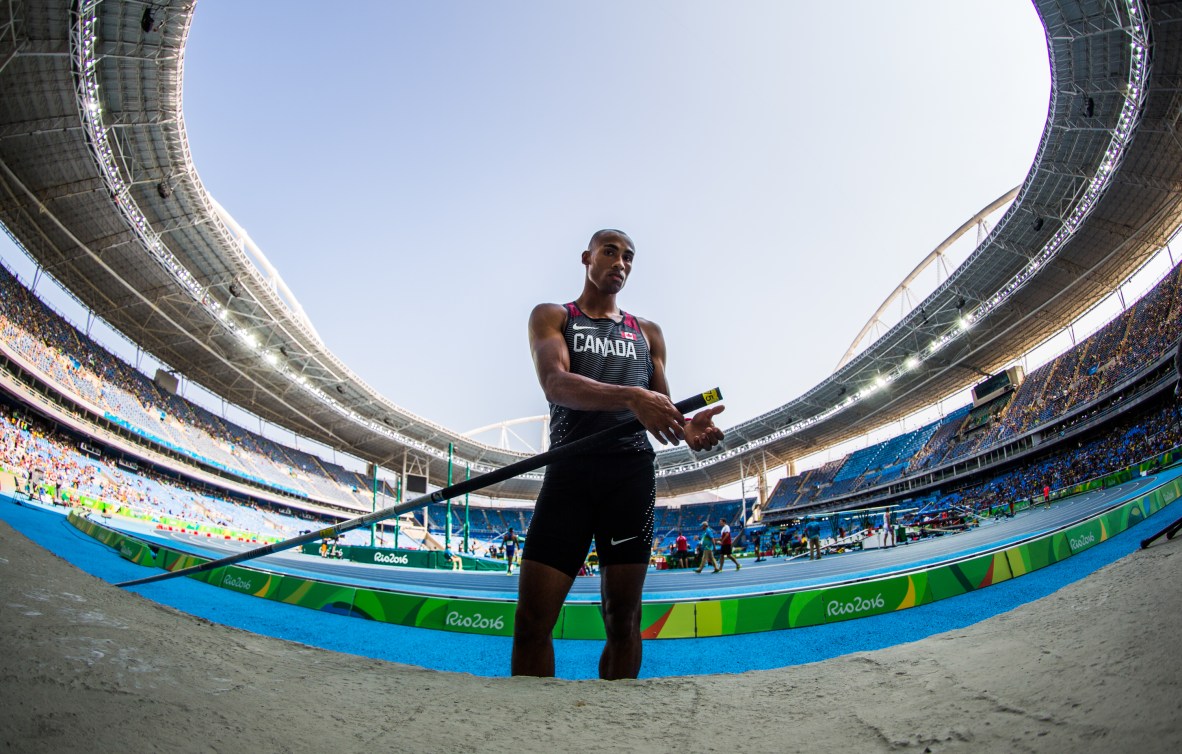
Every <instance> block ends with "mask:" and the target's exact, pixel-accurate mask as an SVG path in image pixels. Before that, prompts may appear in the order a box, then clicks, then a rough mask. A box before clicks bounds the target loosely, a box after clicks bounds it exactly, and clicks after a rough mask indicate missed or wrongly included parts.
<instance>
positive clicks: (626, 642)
mask: <svg viewBox="0 0 1182 754" xmlns="http://www.w3.org/2000/svg"><path fill="white" fill-rule="evenodd" d="M635 256H636V247H635V245H634V244H633V243H632V239H631V238H629V237H628V235H627V234H625V233H623V232H621V231H618V230H601V231H598V232H597V233H595V235H593V236H592V237H591V242H590V243H589V244H588V246H587V249H586V250H584V251H583V252H582V264H583V267H584V268H585V275H584V279H583V291H582V293H581V294H580V296H579V297H578V298H577V299H576V300H575V301H572V302H571V303H568V304H565V305H560V304H540V305H539V306H537V307H535V308H534V310H533V312H532V313H531V314H530V318H529V344H530V350H531V352H532V354H533V360H534V368H535V370H536V371H537V375H538V382H539V383H540V384H541V387H542V391H543V392H544V393H545V395H546V400H548V401H549V402H550V447H551V448H557V447H561V446H562V445H564V444H566V443H569V442H573V441H575V440H577V439H579V438H581V437H585V436H587V435H589V434H592V433H594V432H596V431H598V430H601V429H604V428H606V427H610V426H613V425H615V424H618V423H620V422H622V421H625V420H627V419H629V418H632V417H635V418H637V419H639V420H640V423H641V424H642V425H643V426H644V429H645V430H647V432H649V433H651V434H652V435H653V436H654V437H656V438H657V441H658V442H660V443H661V444H662V445H664V444H669V443H672V444H674V445H676V444H678V443H680V442H681V441H682V440H685V441H686V444H687V445H689V447H690V448H691V449H693V450H708V449H710V448H712V447H714V446H715V445H717V444H718V442H719V441H721V440H722V430H720V429H718V428H717V427H716V426H714V416H715V415H716V414H718V413H719V412H720V411H722V406H714V407H711V408H709V409H706V410H704V411H701V412H699V413H698V414H696V415H695V416H694V417H693V418H692V419H687V418H686V417H684V416H682V414H681V412H680V411H678V410H677V407H676V406H674V405H673V402H672V400H670V398H669V383H668V381H667V380H666V376H665V340H664V336H663V335H662V333H661V328H659V327H658V326H657V325H656V324H655V323H653V322H650V321H648V320H644V319H641V318H639V317H636V316H633V315H631V314H628V313H627V312H624V311H622V310H621V309H620V308H619V306H618V305H617V304H616V295H617V294H618V293H619V292H620V290H621V289H622V288H623V287H624V284H625V283H626V282H627V280H628V277H629V275H630V274H631V272H632V263H633V260H634V258H635ZM653 458H654V453H653V449H652V445H651V443H650V442H649V440H648V436H647V435H646V433H645V431H638V432H636V433H634V434H631V435H628V436H626V437H622V438H620V439H618V440H615V441H614V442H611V443H609V444H607V445H606V446H601V447H600V448H598V449H594V450H590V451H588V452H586V453H584V454H582V455H580V456H578V457H576V458H571V459H566V460H560V461H557V462H555V463H552V464H550V465H549V466H548V467H547V468H546V476H545V479H544V481H543V482H542V490H541V492H540V493H539V495H538V500H537V504H536V505H535V507H534V515H533V519H532V521H531V522H530V527H529V535H528V536H527V537H526V540H525V551H524V552H523V553H522V562H521V572H520V573H521V575H520V583H519V586H518V599H517V613H516V618H515V622H514V627H513V658H512V672H513V675H533V676H552V675H554V646H553V644H552V642H551V634H552V632H553V630H554V625H555V623H556V622H557V620H558V615H559V611H560V610H561V609H562V603H563V601H564V600H565V599H566V595H567V593H568V592H569V591H570V587H571V584H572V583H574V579H575V575H576V574H577V573H578V571H579V566H580V565H582V563H583V558H584V557H585V556H586V554H587V550H588V547H589V545H590V543H591V540H592V538H594V539H595V546H596V551H597V552H598V555H599V573H600V579H601V582H600V593H601V595H600V596H601V601H602V614H603V622H604V626H605V629H606V634H607V643H606V645H605V646H604V649H603V654H602V655H601V657H600V659H599V676H600V677H601V678H604V679H617V678H635V677H637V675H638V674H639V672H640V661H641V638H640V597H641V590H642V589H643V587H644V577H645V573H646V571H647V570H648V561H649V547H650V545H651V543H652V538H653V507H654V503H655V499H656V479H655V469H654V464H653Z"/></svg>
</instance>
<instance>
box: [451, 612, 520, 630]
mask: <svg viewBox="0 0 1182 754" xmlns="http://www.w3.org/2000/svg"><path fill="white" fill-rule="evenodd" d="M445 624H446V625H448V626H455V627H457V628H477V629H479V628H486V629H491V630H493V631H501V630H503V629H504V628H505V616H503V615H498V616H497V617H496V618H486V617H484V616H483V615H481V614H480V613H476V614H475V615H460V614H459V613H457V612H456V611H455V610H452V611H451V612H450V613H448V614H447V620H446V621H445Z"/></svg>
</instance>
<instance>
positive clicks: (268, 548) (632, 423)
mask: <svg viewBox="0 0 1182 754" xmlns="http://www.w3.org/2000/svg"><path fill="white" fill-rule="evenodd" d="M720 400H722V393H721V392H719V390H718V388H714V389H713V390H707V391H706V392H704V393H700V394H699V395H695V396H693V397H691V398H686V399H685V400H683V401H679V402H677V403H675V404H673V405H674V406H676V407H677V410H678V411H680V412H681V413H683V414H688V413H689V412H691V411H697V410H698V409H700V408H702V407H703V406H707V405H709V404H711V403H717V402H718V401H720ZM641 429H644V425H643V424H641V423H640V420H639V419H629V420H627V421H624V422H621V423H619V424H617V425H615V426H613V427H608V428H607V429H604V430H600V431H599V432H596V433H595V434H593V435H587V436H586V437H584V438H582V439H579V440H575V441H574V442H571V443H568V444H566V445H560V446H559V447H557V448H551V449H550V450H547V451H546V452H545V453H539V454H537V455H536V456H530V457H529V458H523V459H521V460H520V461H516V462H514V463H511V464H509V465H508V466H502V467H501V468H499V469H494V470H493V471H490V472H488V473H487V474H481V475H480V476H477V477H472V478H471V479H466V480H464V481H462V482H460V483H459V484H453V485H452V486H450V487H444V488H443V489H441V490H436V491H435V492H430V493H428V494H426V495H421V496H420V497H416V498H415V499H414V500H408V501H406V502H405V503H399V504H398V505H392V506H390V507H389V508H383V509H382V510H380V511H374V512H373V513H367V514H365V515H364V516H359V517H358V518H352V519H349V520H348V521H342V522H341V523H339V524H336V525H335V526H330V527H328V528H327V529H321V530H319V531H314V532H308V533H307V534H301V535H300V536H298V537H292V538H291V539H285V540H283V541H282V542H275V543H273V544H269V545H264V546H262V547H256V548H255V549H253V550H247V551H246V552H240V553H238V554H237V555H230V556H228V557H225V558H221V559H219V560H210V561H207V562H205V563H199V564H197V565H193V566H189V567H188V568H181V569H179V570H176V571H165V572H164V573H157V574H154V575H152V576H145V577H144V578H142V579H133V580H131V581H124V582H122V583H119V584H116V585H115V586H122V587H128V586H139V585H140V584H150V583H152V582H153V581H164V580H165V579H171V578H174V577H176V576H191V575H193V574H195V573H203V572H205V571H211V570H213V569H214V568H221V567H222V566H228V565H233V564H235V563H241V562H243V561H244V560H254V559H255V558H261V557H262V556H264V555H270V554H271V553H273V552H279V551H280V550H287V549H289V548H292V547H295V546H297V545H302V544H305V543H307V542H311V541H313V540H317V539H332V538H333V537H337V536H340V535H341V534H344V533H345V532H347V531H353V530H354V529H359V528H361V527H362V526H368V525H369V524H375V523H377V522H379V521H384V520H386V519H387V518H392V517H394V516H397V515H398V514H400V513H405V512H407V511H410V510H414V509H415V508H422V507H423V506H426V505H429V504H431V503H442V502H443V501H445V500H451V499H452V498H456V497H459V496H460V495H463V494H466V493H468V492H474V491H476V490H479V489H483V488H484V487H488V486H489V485H491V484H496V483H497V482H503V481H505V480H506V479H511V478H513V477H515V476H518V475H519V474H524V473H526V472H527V471H533V470H535V469H540V468H541V467H543V466H546V465H547V464H550V463H553V462H554V461H557V460H559V459H562V458H566V457H568V456H573V455H575V454H577V453H579V452H581V451H584V450H587V449H588V448H592V447H595V446H597V445H601V444H603V443H604V442H607V441H608V440H612V439H615V438H617V437H622V436H624V435H626V434H629V433H631V432H636V431H638V430H641Z"/></svg>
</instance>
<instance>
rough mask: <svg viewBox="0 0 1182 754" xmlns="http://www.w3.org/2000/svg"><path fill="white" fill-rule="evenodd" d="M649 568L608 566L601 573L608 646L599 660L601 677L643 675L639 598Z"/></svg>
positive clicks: (609, 678) (612, 678) (604, 621)
mask: <svg viewBox="0 0 1182 754" xmlns="http://www.w3.org/2000/svg"><path fill="white" fill-rule="evenodd" d="M647 571H648V566H646V565H644V564H643V563H635V564H627V565H605V566H603V568H601V569H600V584H599V591H600V597H601V599H602V601H603V625H604V627H605V628H606V629H607V644H605V645H604V647H603V654H602V655H601V656H600V658H599V677H600V678H602V679H604V680H608V681H614V680H617V679H619V678H635V677H636V676H637V675H639V674H640V659H641V653H642V650H641V640H640V596H641V592H642V591H643V589H644V576H645V573H646V572H647Z"/></svg>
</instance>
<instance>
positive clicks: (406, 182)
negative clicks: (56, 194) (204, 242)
mask: <svg viewBox="0 0 1182 754" xmlns="http://www.w3.org/2000/svg"><path fill="white" fill-rule="evenodd" d="M185 71H186V73H185V92H184V94H185V99H184V109H185V120H186V126H187V129H188V134H189V139H190V144H191V147H192V155H193V160H194V163H195V165H196V168H197V171H198V173H199V175H200V176H201V178H202V180H203V182H204V184H205V186H206V188H207V189H208V190H209V191H210V192H211V194H212V195H213V196H214V198H215V199H216V200H217V201H218V202H220V203H221V204H222V205H223V206H224V207H226V209H227V210H228V211H229V212H230V213H231V214H232V215H233V216H234V217H235V218H236V219H237V220H238V222H240V223H241V224H242V225H243V226H244V227H245V228H246V229H247V231H248V232H249V233H250V234H251V236H252V237H253V238H254V239H255V241H256V242H257V243H258V244H259V246H260V247H261V248H262V249H263V250H264V252H265V253H266V254H267V255H268V257H269V258H270V259H271V261H272V262H273V263H274V264H275V266H276V267H278V269H279V270H280V272H281V273H282V275H283V277H284V279H285V280H286V281H287V283H288V284H289V285H290V286H291V288H292V289H293V290H294V291H295V293H296V295H297V296H298V298H299V300H300V302H301V303H302V304H303V306H304V308H305V309H306V311H307V312H308V314H309V316H310V317H311V319H312V321H313V322H314V323H315V326H316V327H317V329H318V330H319V332H320V333H321V335H322V336H323V337H324V339H325V341H326V343H327V344H328V346H329V348H330V349H332V350H333V351H334V352H335V353H336V354H337V355H338V356H339V357H340V358H342V359H343V360H344V362H345V363H346V364H348V365H349V366H350V367H351V368H352V369H353V370H354V371H355V372H356V373H357V374H359V375H360V376H361V377H362V378H363V379H364V380H366V381H367V382H369V383H370V384H371V385H373V386H374V387H376V388H377V389H379V390H380V391H381V392H383V393H384V394H385V395H386V396H388V397H389V398H391V399H392V400H393V401H394V402H396V403H398V404H400V405H402V406H403V407H405V408H407V409H409V410H411V411H413V412H415V413H417V414H419V415H421V416H424V417H426V418H428V419H431V420H433V421H437V422H440V423H443V424H445V425H447V426H450V427H452V428H454V429H457V430H461V431H463V430H467V429H471V428H473V427H476V426H480V425H484V424H488V423H491V422H495V421H499V420H502V419H511V418H515V417H521V416H527V415H533V414H540V413H543V412H544V411H545V408H546V407H545V401H544V398H543V396H542V393H541V391H540V389H539V388H538V387H537V383H536V380H535V378H534V374H533V368H532V364H531V362H530V358H529V353H528V349H527V347H526V339H525V321H526V317H527V315H528V313H529V311H530V309H531V308H532V307H533V306H534V305H535V304H537V303H539V302H541V301H557V302H562V301H568V300H571V299H573V298H575V297H576V296H577V295H578V293H579V291H580V290H581V285H582V282H581V281H582V267H581V265H580V264H579V252H580V251H581V250H582V249H583V248H584V247H585V244H586V241H587V239H588V237H589V236H590V234H591V233H592V232H593V231H594V230H596V229H597V228H600V227H604V226H610V227H620V228H623V229H624V230H626V231H628V232H629V233H630V234H631V235H632V237H633V239H634V241H635V242H636V245H637V257H636V263H635V266H634V269H633V278H632V279H631V280H630V281H629V283H628V286H627V287H626V288H625V289H624V291H623V292H622V294H621V296H620V303H621V306H622V307H623V308H624V309H626V310H629V311H633V312H635V313H637V314H639V315H641V316H644V317H648V318H650V319H653V320H656V321H657V322H659V323H660V324H661V325H662V327H663V328H664V330H665V333H666V337H667V341H668V346H669V375H670V380H671V384H672V387H673V392H674V394H675V397H683V396H684V395H686V394H689V393H692V392H697V391H699V390H702V389H705V388H708V387H713V386H715V385H718V386H721V387H722V389H723V391H724V393H725V394H726V396H727V406H728V411H727V413H726V414H724V415H723V416H722V417H720V418H721V419H722V422H721V423H722V425H723V426H729V425H731V424H735V423H738V422H740V421H743V420H746V419H749V418H752V417H753V416H756V415H758V414H760V413H762V412H764V411H768V410H770V409H772V408H774V407H776V406H778V405H780V404H782V403H784V402H785V401H787V400H790V399H792V398H794V397H796V396H797V395H799V394H801V393H802V392H804V391H806V390H808V389H809V388H810V387H812V386H813V385H814V384H816V383H817V382H818V381H819V380H821V379H823V378H824V377H825V376H826V375H827V374H828V373H829V372H831V371H832V369H833V367H834V365H835V364H836V363H837V360H838V359H839V357H840V356H841V355H842V353H843V352H844V351H845V349H846V347H847V346H848V345H849V343H850V341H851V340H852V339H853V337H854V335H855V334H856V333H857V331H858V330H859V329H860V328H861V326H862V324H863V323H864V322H865V321H866V320H867V318H868V317H869V316H870V314H871V313H872V312H873V311H874V310H875V309H876V308H877V306H878V305H879V303H881V301H882V300H883V299H884V298H885V297H886V296H887V294H889V293H890V292H891V291H892V290H893V289H894V287H895V285H896V284H897V283H898V282H899V281H900V280H901V279H902V278H903V277H904V276H905V275H906V274H907V273H908V272H909V271H910V270H911V269H912V268H913V267H914V266H915V264H916V263H917V262H918V261H919V260H920V259H921V258H922V257H923V256H924V255H925V254H926V253H927V252H928V251H930V250H931V249H932V248H933V247H934V246H935V245H936V244H937V243H939V242H940V241H941V240H943V239H944V238H945V237H946V236H947V235H948V234H949V233H951V232H952V230H954V229H955V228H956V227H957V226H959V225H960V224H961V223H962V222H963V221H965V220H966V219H968V218H969V217H971V216H972V215H973V214H975V213H976V212H977V211H978V210H979V209H981V208H982V207H983V206H984V205H986V204H987V203H988V202H990V201H992V200H993V199H994V198H996V197H997V196H999V195H1000V194H1002V193H1003V192H1005V191H1006V190H1008V189H1010V188H1012V187H1013V186H1015V185H1017V184H1018V183H1020V182H1021V181H1022V179H1023V178H1024V176H1025V175H1026V173H1027V171H1028V169H1029V166H1030V163H1031V161H1032V158H1033V156H1034V153H1035V149H1036V148H1037V144H1038V139H1039V136H1040V134H1041V131H1042V128H1043V125H1044V123H1045V119H1046V109H1047V102H1048V94H1049V77H1048V63H1047V55H1046V43H1045V38H1044V36H1043V32H1042V28H1041V26H1040V24H1039V22H1038V18H1037V16H1036V14H1035V12H1034V10H1033V8H1032V7H1031V5H1030V3H1029V2H1026V1H1025V0H1005V1H1004V2H989V1H987V0H973V1H959V0H958V2H946V1H940V0H929V1H926V2H898V3H881V2H869V1H866V2H853V3H846V4H843V5H842V6H841V8H840V12H837V9H836V8H835V6H832V5H829V4H824V3H788V2H775V1H769V2H750V1H747V0H738V1H730V2H684V1H681V0H678V1H673V0H667V1H662V2H647V1H645V2H594V3H574V2H560V3H555V2H454V1H453V2H417V3H411V2H369V1H365V0H359V1H357V2H352V3H348V4H341V5H339V6H325V5H324V4H323V3H311V2H303V1H302V0H300V1H295V2H284V3H280V2H270V1H268V2H262V1H259V2H250V3H242V2H228V1H226V0H221V1H220V2H219V1H218V0H203V2H201V3H199V4H198V6H197V10H196V17H195V21H194V23H193V27H192V30H191V34H190V37H189V44H188V47H187V51H186V59H185ZM2 251H3V254H4V256H5V257H6V258H12V257H13V256H14V254H15V252H13V251H11V250H10V247H9V245H8V242H7V239H4V240H3V248H2Z"/></svg>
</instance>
